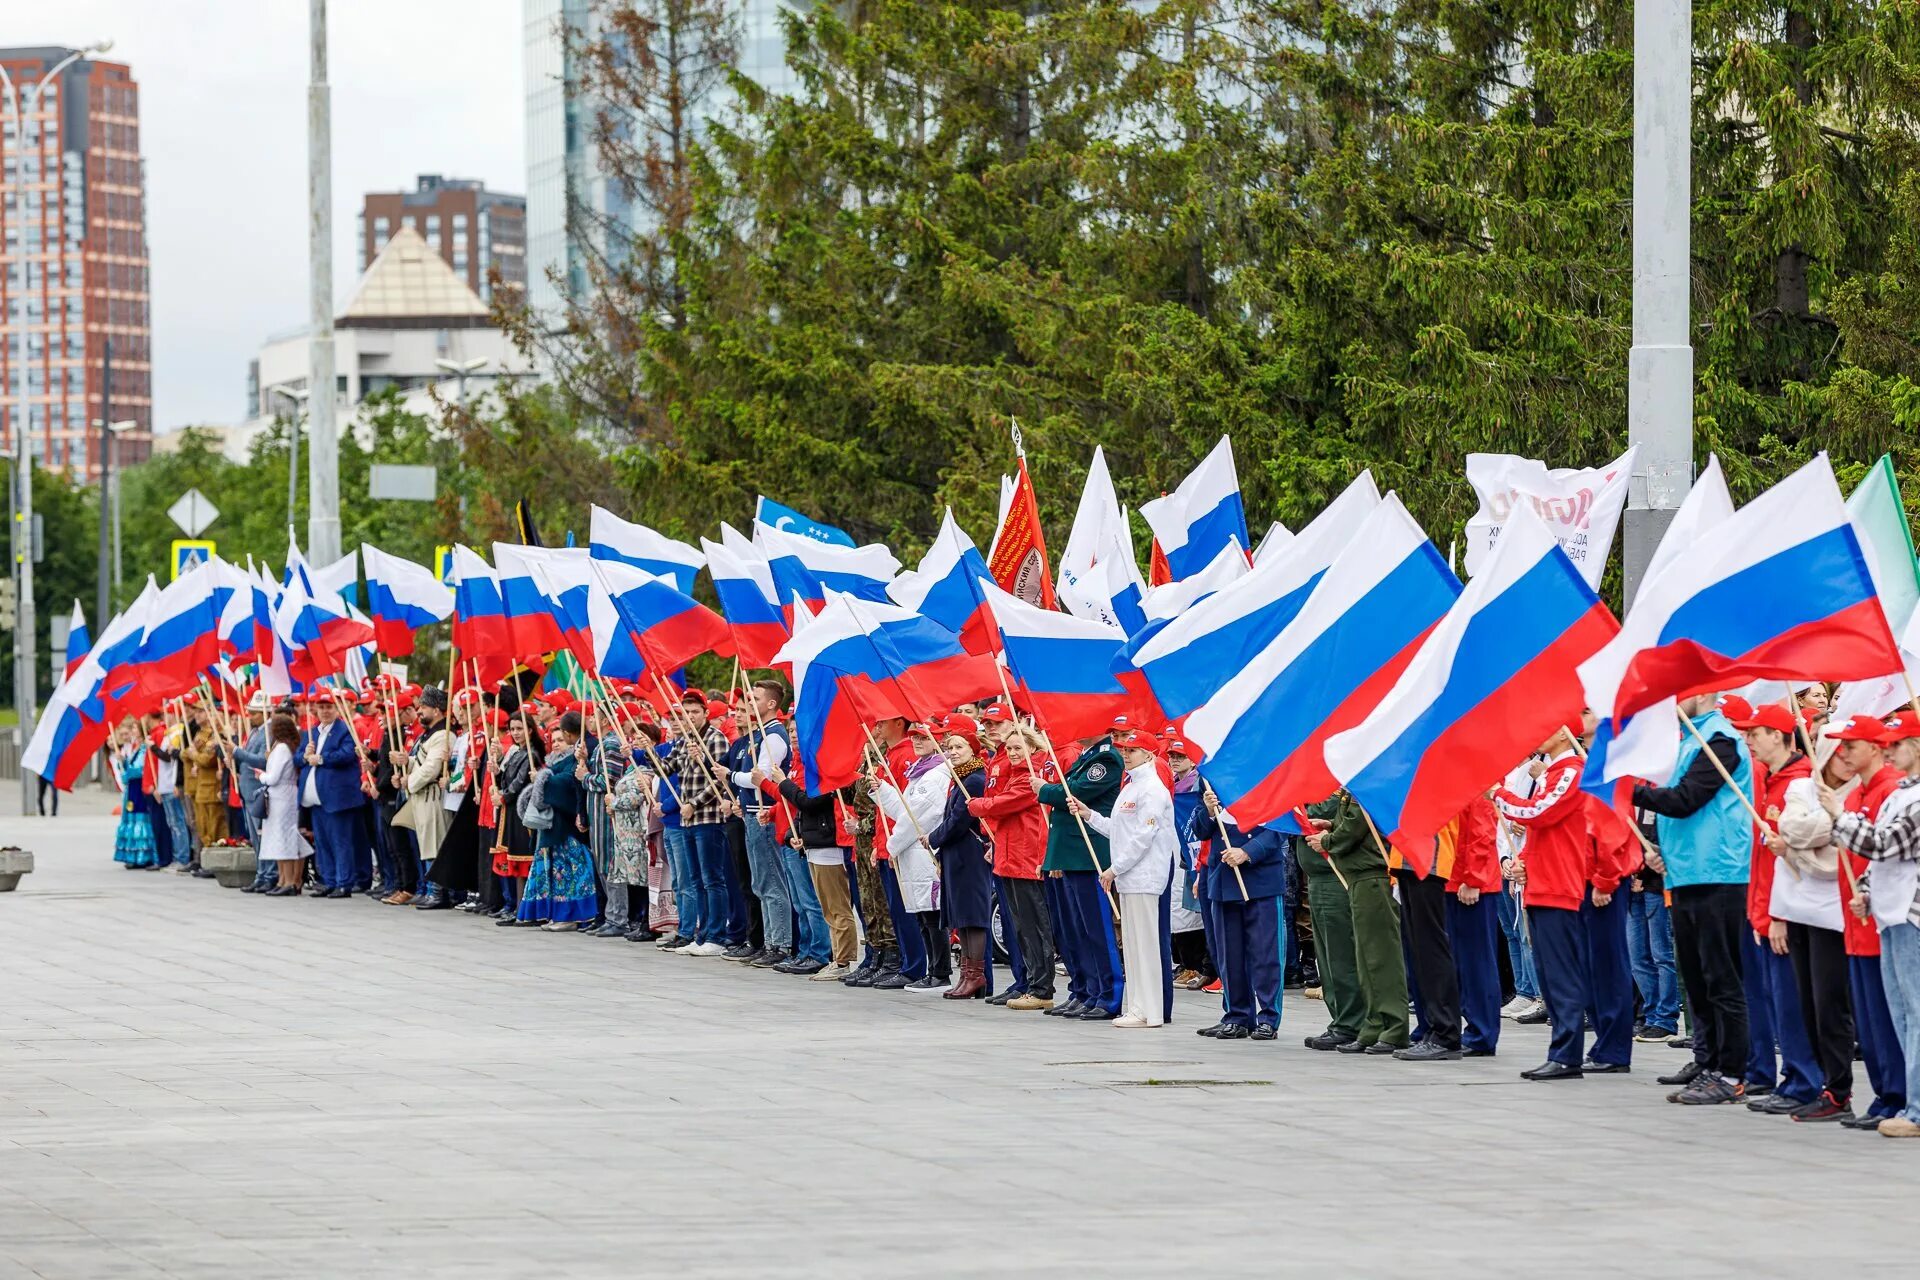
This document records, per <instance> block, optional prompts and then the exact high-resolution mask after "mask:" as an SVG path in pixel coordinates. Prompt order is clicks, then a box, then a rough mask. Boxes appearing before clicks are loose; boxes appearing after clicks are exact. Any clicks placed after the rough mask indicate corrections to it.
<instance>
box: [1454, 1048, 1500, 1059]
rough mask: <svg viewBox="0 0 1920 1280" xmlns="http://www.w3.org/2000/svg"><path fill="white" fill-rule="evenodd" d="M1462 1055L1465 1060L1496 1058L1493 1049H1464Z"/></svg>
mask: <svg viewBox="0 0 1920 1280" xmlns="http://www.w3.org/2000/svg"><path fill="white" fill-rule="evenodd" d="M1460 1055H1461V1056H1462V1057H1465V1058H1491V1057H1493V1056H1494V1051H1493V1050H1492V1049H1462V1050H1461V1051H1460Z"/></svg>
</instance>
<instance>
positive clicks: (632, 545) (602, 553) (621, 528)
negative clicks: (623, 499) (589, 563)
mask: <svg viewBox="0 0 1920 1280" xmlns="http://www.w3.org/2000/svg"><path fill="white" fill-rule="evenodd" d="M587 522H588V523H587V549H588V550H589V551H590V552H592V553H593V558H594V559H595V560H615V561H618V562H619V563H621V564H625V565H632V566H633V567H634V568H636V569H644V570H646V571H647V572H648V573H652V574H658V575H659V576H660V577H663V578H671V579H673V584H674V585H675V586H676V587H678V588H680V590H681V591H683V592H685V593H686V594H688V595H692V594H693V581H694V579H695V578H696V577H698V576H699V573H700V570H701V569H703V568H705V567H706V563H707V558H706V557H705V556H704V555H702V554H701V553H700V548H698V547H690V546H688V545H687V544H686V543H684V542H679V541H676V540H675V539H673V538H669V537H667V535H665V534H664V533H656V532H654V531H653V530H652V529H649V528H647V526H645V525H643V524H635V523H634V522H633V521H631V520H622V519H621V518H620V517H619V516H617V515H615V514H613V512H611V511H609V510H607V509H606V508H605V507H594V508H593V510H592V511H591V512H590V513H589V514H588V517H587Z"/></svg>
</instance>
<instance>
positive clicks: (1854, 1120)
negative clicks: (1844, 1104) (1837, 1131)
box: [1840, 1111, 1886, 1133]
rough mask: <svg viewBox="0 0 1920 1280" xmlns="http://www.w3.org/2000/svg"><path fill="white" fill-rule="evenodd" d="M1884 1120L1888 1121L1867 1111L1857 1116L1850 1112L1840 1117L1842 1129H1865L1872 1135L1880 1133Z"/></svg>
mask: <svg viewBox="0 0 1920 1280" xmlns="http://www.w3.org/2000/svg"><path fill="white" fill-rule="evenodd" d="M1884 1119H1886V1117H1885V1116H1876V1115H1872V1114H1870V1113H1868V1112H1865V1111H1862V1112H1861V1113H1860V1114H1859V1115H1857V1116H1856V1115H1854V1114H1852V1113H1851V1112H1849V1113H1848V1114H1846V1115H1844V1116H1841V1117H1840V1127H1841V1128H1842V1129H1865V1130H1867V1131H1868V1132H1870V1133H1878V1132H1880V1122H1881V1121H1882V1120H1884Z"/></svg>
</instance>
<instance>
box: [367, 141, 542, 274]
mask: <svg viewBox="0 0 1920 1280" xmlns="http://www.w3.org/2000/svg"><path fill="white" fill-rule="evenodd" d="M406 223H412V224H413V229H414V230H415V231H418V232H419V233H420V238H421V239H422V240H425V241H426V242H427V245H428V247H429V248H431V249H432V250H433V251H434V252H435V253H437V254H439V255H440V258H441V260H442V261H444V262H445V263H446V264H447V265H448V266H450V267H452V268H453V270H454V273H455V274H456V275H458V276H459V277H460V278H461V279H462V280H465V281H466V282H467V287H468V288H469V289H472V290H473V291H474V292H475V293H477V294H479V295H480V296H481V298H483V299H485V300H486V301H489V302H491V301H492V300H493V295H492V291H491V289H490V287H489V284H488V281H489V279H490V276H489V272H490V271H492V270H494V269H498V270H499V272H500V278H501V281H502V282H503V283H504V284H505V285H506V286H508V287H510V288H512V289H515V290H520V291H524V290H525V289H526V287H527V198H526V197H525V196H514V195H507V194H505V193H503V192H499V191H489V190H487V189H486V187H485V186H484V185H483V184H482V183H480V182H477V181H475V180H474V179H472V178H443V177H441V176H440V175H439V174H437V173H423V174H421V175H420V176H419V178H417V179H416V180H415V184H414V189H413V190H412V191H373V192H368V193H367V197H366V201H365V203H364V204H363V205H362V206H361V210H360V270H361V271H362V272H365V271H366V269H367V267H368V265H369V264H370V263H372V262H373V260H374V259H375V258H377V257H379V256H380V250H382V249H384V248H385V247H386V244H387V241H389V240H391V239H392V238H393V234H394V232H396V231H398V230H399V229H400V228H401V226H402V225H404V224H406Z"/></svg>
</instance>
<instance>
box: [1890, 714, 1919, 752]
mask: <svg viewBox="0 0 1920 1280" xmlns="http://www.w3.org/2000/svg"><path fill="white" fill-rule="evenodd" d="M1907 738H1920V715H1915V714H1914V713H1913V712H1911V711H1902V712H1900V713H1898V714H1897V715H1891V716H1888V717H1887V724H1886V728H1885V729H1884V730H1883V731H1882V736H1881V741H1883V742H1885V743H1887V744H1888V745H1889V746H1891V745H1892V744H1894V743H1896V742H1901V741H1904V740H1905V739H1907Z"/></svg>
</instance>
